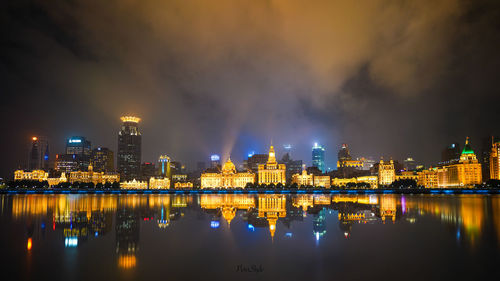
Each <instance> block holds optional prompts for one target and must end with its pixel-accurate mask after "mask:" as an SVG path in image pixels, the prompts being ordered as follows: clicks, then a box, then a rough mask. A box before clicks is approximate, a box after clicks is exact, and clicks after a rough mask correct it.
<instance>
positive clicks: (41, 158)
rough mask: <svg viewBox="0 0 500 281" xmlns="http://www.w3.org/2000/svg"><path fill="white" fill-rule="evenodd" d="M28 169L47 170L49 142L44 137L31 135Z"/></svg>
mask: <svg viewBox="0 0 500 281" xmlns="http://www.w3.org/2000/svg"><path fill="white" fill-rule="evenodd" d="M28 169H29V170H31V171H33V170H45V171H48V170H49V143H48V141H47V139H46V138H44V137H32V138H31V147H30V154H29V161H28Z"/></svg>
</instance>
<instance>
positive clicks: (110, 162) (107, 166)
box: [91, 147, 115, 172]
mask: <svg viewBox="0 0 500 281" xmlns="http://www.w3.org/2000/svg"><path fill="white" fill-rule="evenodd" d="M91 163H92V166H93V168H94V171H96V172H112V171H113V170H114V169H115V159H114V153H113V151H112V150H111V149H109V148H106V147H98V148H94V149H93V150H92V160H91Z"/></svg>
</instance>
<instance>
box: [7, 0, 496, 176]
mask: <svg viewBox="0 0 500 281" xmlns="http://www.w3.org/2000/svg"><path fill="white" fill-rule="evenodd" d="M77 2H78V4H75V6H74V7H72V6H71V5H70V4H69V3H66V2H64V1H60V2H59V1H57V2H54V3H50V5H49V4H48V3H43V2H37V1H29V0H26V1H15V2H14V3H9V4H7V5H6V7H5V9H3V11H2V15H4V17H3V18H4V19H5V22H4V23H3V24H2V32H3V33H4V34H5V36H4V37H3V38H5V42H4V44H2V46H1V47H0V48H1V49H0V66H1V67H0V74H1V75H0V84H1V85H2V97H3V98H4V100H3V102H2V105H1V110H0V118H2V120H4V122H1V123H0V124H1V125H0V126H1V127H0V130H1V131H2V132H3V133H4V136H5V137H3V138H1V139H0V147H2V152H3V157H4V161H2V162H1V164H0V175H2V176H5V175H9V174H10V173H11V172H12V170H13V169H15V168H17V166H18V165H19V164H20V163H19V161H21V159H19V158H20V155H24V152H25V149H26V145H25V144H26V143H27V142H28V141H29V138H30V137H32V136H47V137H48V138H49V141H50V142H51V149H50V153H53V152H55V151H62V149H63V145H64V144H63V142H62V141H60V140H63V139H65V138H67V137H70V136H79V135H81V136H85V137H87V138H88V139H90V140H92V142H93V143H95V144H100V145H101V146H103V147H109V148H111V149H113V150H114V151H115V152H116V147H115V145H116V140H115V139H116V127H117V120H116V118H117V116H121V115H122V114H132V115H137V116H140V117H141V118H143V120H144V122H143V124H142V127H141V128H142V130H143V132H144V134H145V137H144V142H143V151H142V152H143V160H145V161H154V160H155V159H156V157H157V156H158V154H164V153H167V154H169V155H171V156H172V157H173V158H176V159H183V161H184V162H186V163H192V164H191V166H192V165H193V164H194V163H196V161H199V160H200V159H206V157H207V156H209V155H211V154H213V153H218V154H220V155H221V156H225V155H226V154H227V153H228V152H229V151H230V150H231V151H232V154H233V155H234V156H235V157H234V158H235V160H236V161H238V159H236V158H237V157H236V156H237V155H247V153H248V152H249V151H260V152H264V151H265V150H266V148H267V146H268V144H269V141H270V140H271V139H273V141H274V143H275V144H285V143H286V144H291V145H292V146H293V147H294V148H295V151H293V154H294V155H292V156H293V158H294V159H304V160H306V161H307V160H308V159H309V158H310V157H309V154H310V146H311V144H313V143H314V142H318V143H321V144H322V145H323V146H324V147H326V148H327V150H326V153H327V157H326V161H327V164H328V165H327V166H330V167H335V162H336V159H335V153H336V150H337V149H336V148H337V147H338V146H339V145H340V144H342V143H348V144H349V146H350V147H352V149H353V151H356V155H363V156H372V157H374V158H378V157H379V156H384V157H390V156H392V157H393V158H394V159H401V160H402V159H406V158H407V157H413V158H414V159H415V161H417V162H420V163H424V164H431V163H434V162H436V161H437V160H438V159H439V158H438V157H437V155H439V154H440V153H441V150H442V148H443V147H445V146H446V145H449V144H450V143H454V142H459V141H461V140H462V139H463V138H464V137H465V136H470V138H471V140H472V145H473V146H474V147H475V148H476V149H480V146H481V142H482V138H483V137H488V136H490V135H497V134H498V127H497V126H496V124H498V122H499V121H500V113H499V111H498V110H497V108H496V105H497V104H498V103H499V102H500V95H499V94H498V86H497V74H496V73H497V70H496V69H497V65H498V64H499V62H500V56H499V55H498V52H497V50H498V48H499V46H500V37H499V36H498V34H499V33H498V26H499V23H498V18H499V17H498V13H499V11H500V9H499V7H498V6H499V5H498V3H497V2H495V1H474V2H473V3H468V2H467V3H464V2H462V1H437V2H436V1H414V2H408V3H406V4H404V5H403V4H402V5H399V4H397V3H393V2H386V1H383V0H380V1H368V2H367V3H365V4H366V5H368V6H369V7H366V5H356V4H354V3H349V2H347V3H346V2H345V1H318V2H315V4H310V3H305V2H300V1H272V2H271V3H269V4H264V2H262V3H253V2H255V1H251V2H247V1H241V3H234V1H221V2H220V3H218V5H215V6H210V5H208V4H207V3H203V2H199V3H196V5H182V4H179V3H176V2H175V1H173V2H155V1H153V2H147V3H143V4H142V5H141V9H137V7H136V6H135V4H134V1H131V2H126V3H120V4H117V3H110V2H100V1H99V2H95V1H90V2H89V1H83V2H79V1H77ZM117 5H118V6H119V8H117ZM195 7H196V8H195ZM173 11H176V12H173ZM200 11H204V12H203V13H201V12H200ZM303 11H307V13H303ZM122 13H124V14H127V16H126V17H124V16H123V14H122ZM35 15H36V16H35ZM68 23H71V24H68ZM249 27H250V28H249ZM310 30H315V33H311V32H310ZM146 136H147V137H146ZM276 148H277V149H278V145H276ZM239 158H244V157H239Z"/></svg>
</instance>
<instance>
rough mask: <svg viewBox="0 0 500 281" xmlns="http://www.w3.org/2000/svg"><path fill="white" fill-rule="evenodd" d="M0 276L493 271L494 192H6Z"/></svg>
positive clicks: (496, 261)
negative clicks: (291, 194) (224, 193)
mask: <svg viewBox="0 0 500 281" xmlns="http://www.w3.org/2000/svg"><path fill="white" fill-rule="evenodd" d="M0 200H1V201H0V207H1V208H0V211H1V213H0V228H1V231H0V236H1V237H0V238H1V239H0V245H1V247H0V249H1V251H2V255H1V257H2V262H1V263H0V264H1V265H0V267H1V268H0V269H1V271H0V272H1V273H0V274H2V276H4V277H7V278H2V279H3V280H118V279H123V280H284V281H285V280H367V279H371V280H498V279H497V278H498V273H499V272H500V269H499V268H500V196H479V195H470V196H469V195H467V196H455V195H442V196H439V195H414V196H406V195H405V196H398V195H353V196H349V195H297V196H285V195H200V196H189V195H184V196H182V195H12V196H11V195H4V196H1V197H0Z"/></svg>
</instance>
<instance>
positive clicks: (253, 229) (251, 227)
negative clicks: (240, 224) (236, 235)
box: [247, 224, 255, 231]
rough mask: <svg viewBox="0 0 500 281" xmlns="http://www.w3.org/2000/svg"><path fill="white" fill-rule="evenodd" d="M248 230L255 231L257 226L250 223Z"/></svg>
mask: <svg viewBox="0 0 500 281" xmlns="http://www.w3.org/2000/svg"><path fill="white" fill-rule="evenodd" d="M247 227H248V230H250V231H255V227H254V226H253V225H252V224H248V226H247Z"/></svg>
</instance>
